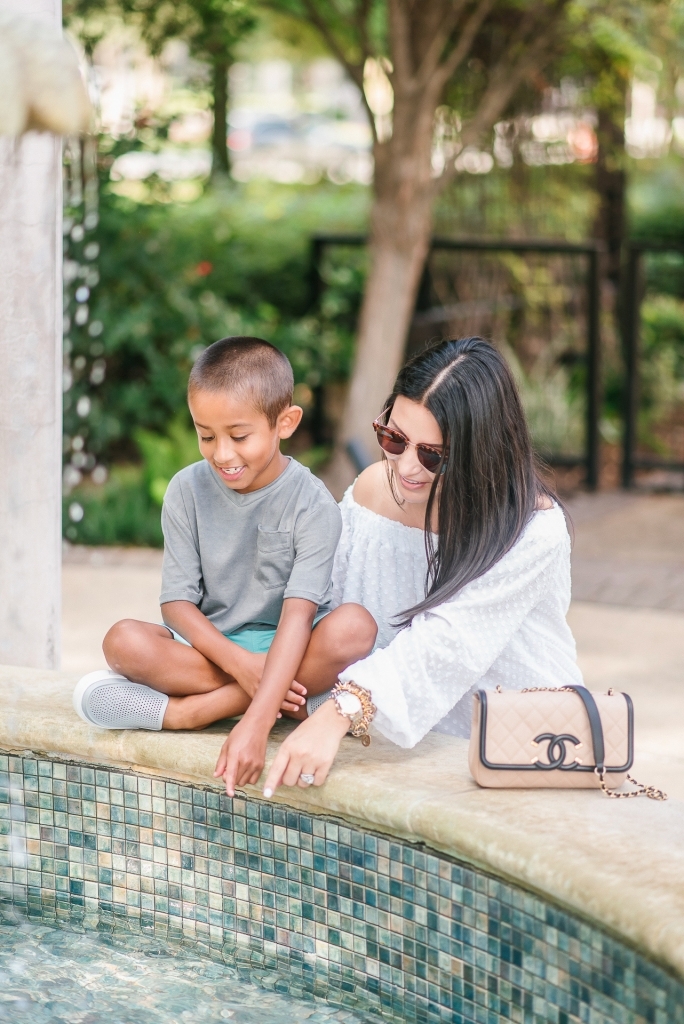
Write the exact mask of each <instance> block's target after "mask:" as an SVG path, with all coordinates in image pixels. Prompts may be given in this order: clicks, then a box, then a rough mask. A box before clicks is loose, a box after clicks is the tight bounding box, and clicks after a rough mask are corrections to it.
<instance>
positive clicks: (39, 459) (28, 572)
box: [0, 0, 62, 668]
mask: <svg viewBox="0 0 684 1024" xmlns="http://www.w3.org/2000/svg"><path fill="white" fill-rule="evenodd" d="M0 11H1V12H3V13H17V14H22V15H25V16H31V17H35V18H41V19H45V20H46V21H49V22H51V23H52V24H55V25H59V24H60V23H61V0H0ZM61 152H62V142H61V139H58V138H56V137H55V136H54V135H51V134H48V133H40V134H39V133H36V132H29V133H28V134H27V135H25V136H23V137H22V138H20V139H9V138H0V663H4V664H9V665H26V666H31V667H35V668H58V667H59V661H60V617H61V434H62V389H61V375H62V370H61V367H62V273H61V268H62V236H61V217H62V204H61Z"/></svg>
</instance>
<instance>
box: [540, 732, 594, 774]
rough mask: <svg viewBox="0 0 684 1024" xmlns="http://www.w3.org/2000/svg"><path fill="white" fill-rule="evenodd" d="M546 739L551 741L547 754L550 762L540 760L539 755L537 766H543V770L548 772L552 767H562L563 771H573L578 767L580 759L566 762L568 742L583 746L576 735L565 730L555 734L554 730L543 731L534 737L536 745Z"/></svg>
mask: <svg viewBox="0 0 684 1024" xmlns="http://www.w3.org/2000/svg"><path fill="white" fill-rule="evenodd" d="M545 740H548V741H549V745H548V747H547V748H546V756H547V757H548V759H549V760H548V763H544V762H543V761H540V760H539V758H538V757H536V758H535V759H534V760H535V768H541V770H542V771H544V772H547V771H550V770H551V769H552V768H560V770H561V771H562V772H569V771H572V769H573V768H577V766H578V765H579V764H581V762H580V761H578V760H577V759H575V760H574V761H571V762H570V763H569V764H565V758H566V755H567V749H566V746H565V744H566V743H574V745H575V746H576V747H581V746H582V744H581V743H580V741H579V740H578V739H577V737H576V736H572V735H571V734H570V733H569V732H563V733H561V734H560V735H559V736H554V734H553V733H552V732H542V733H540V734H539V736H535V737H534V741H533V742H534V743H535V745H538V744H540V743H543V742H544V741H545Z"/></svg>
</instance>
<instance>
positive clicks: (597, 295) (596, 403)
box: [586, 249, 601, 491]
mask: <svg viewBox="0 0 684 1024" xmlns="http://www.w3.org/2000/svg"><path fill="white" fill-rule="evenodd" d="M587 257H588V258H587V478H586V483H587V487H588V488H589V489H590V490H592V491H593V490H596V488H597V487H598V484H599V474H600V468H601V467H600V450H601V449H600V444H601V435H600V427H601V424H600V419H601V327H600V314H601V282H600V278H599V254H598V250H597V249H594V250H593V251H591V252H589V253H588V254H587Z"/></svg>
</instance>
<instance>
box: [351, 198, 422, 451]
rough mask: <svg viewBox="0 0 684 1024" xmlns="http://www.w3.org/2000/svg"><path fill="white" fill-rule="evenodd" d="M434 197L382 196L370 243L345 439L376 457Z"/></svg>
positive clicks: (407, 323)
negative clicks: (378, 421) (399, 199)
mask: <svg viewBox="0 0 684 1024" xmlns="http://www.w3.org/2000/svg"><path fill="white" fill-rule="evenodd" d="M431 204H432V196H431V195H430V196H429V197H422V199H421V198H417V199H416V202H415V205H414V207H413V208H412V209H408V210H405V209H401V208H399V209H398V208H397V205H398V204H396V203H395V202H394V201H393V197H392V196H391V195H385V196H379V197H378V198H377V199H376V203H375V208H374V210H373V214H372V221H373V225H372V234H371V241H370V245H369V257H370V271H369V275H368V281H367V283H366V289H365V292H364V297H363V304H362V306H361V313H360V317H359V327H358V332H357V338H356V358H355V361H354V370H353V374H352V380H351V386H350V390H349V398H348V401H347V408H346V410H345V416H344V421H343V440H344V441H345V442H348V441H350V440H352V439H356V440H359V441H361V442H362V443H363V445H364V446H365V447H366V449H367V450H368V452H369V454H370V455H371V457H375V455H376V449H377V444H376V442H375V436H374V433H373V427H372V422H373V420H374V419H375V417H376V416H378V415H379V414H380V413H381V412H382V410H383V407H384V406H383V403H384V402H385V399H386V398H387V396H388V395H389V394H390V392H391V390H392V385H393V384H394V379H395V377H396V375H397V373H398V371H399V368H400V367H401V364H402V361H403V358H404V349H405V346H406V335H407V332H408V327H409V325H410V323H411V317H412V314H413V308H414V305H415V301H416V294H417V292H418V286H419V284H420V279H421V274H422V272H423V267H424V265H425V259H426V257H427V253H428V248H429V244H430V233H431V228H432V211H431Z"/></svg>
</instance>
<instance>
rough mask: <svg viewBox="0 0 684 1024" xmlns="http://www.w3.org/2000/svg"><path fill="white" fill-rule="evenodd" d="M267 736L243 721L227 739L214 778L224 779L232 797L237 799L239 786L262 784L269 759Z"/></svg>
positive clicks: (264, 731) (257, 727)
mask: <svg viewBox="0 0 684 1024" xmlns="http://www.w3.org/2000/svg"><path fill="white" fill-rule="evenodd" d="M267 736H268V730H265V729H263V728H262V727H260V726H259V725H253V724H252V723H251V722H250V721H249V719H245V718H243V719H242V721H240V722H238V724H237V725H236V726H235V728H234V729H233V731H232V732H231V733H230V735H229V736H227V737H226V739H225V742H224V744H223V746H222V747H221V753H220V754H219V758H218V761H217V762H216V770H215V771H214V778H219V777H220V776H223V781H224V782H225V784H226V793H227V794H228V796H235V787H236V786H244V785H246V784H247V783H252V784H254V783H256V782H258V780H259V776H260V775H261V770H262V768H263V767H264V761H265V759H266V738H267Z"/></svg>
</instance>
